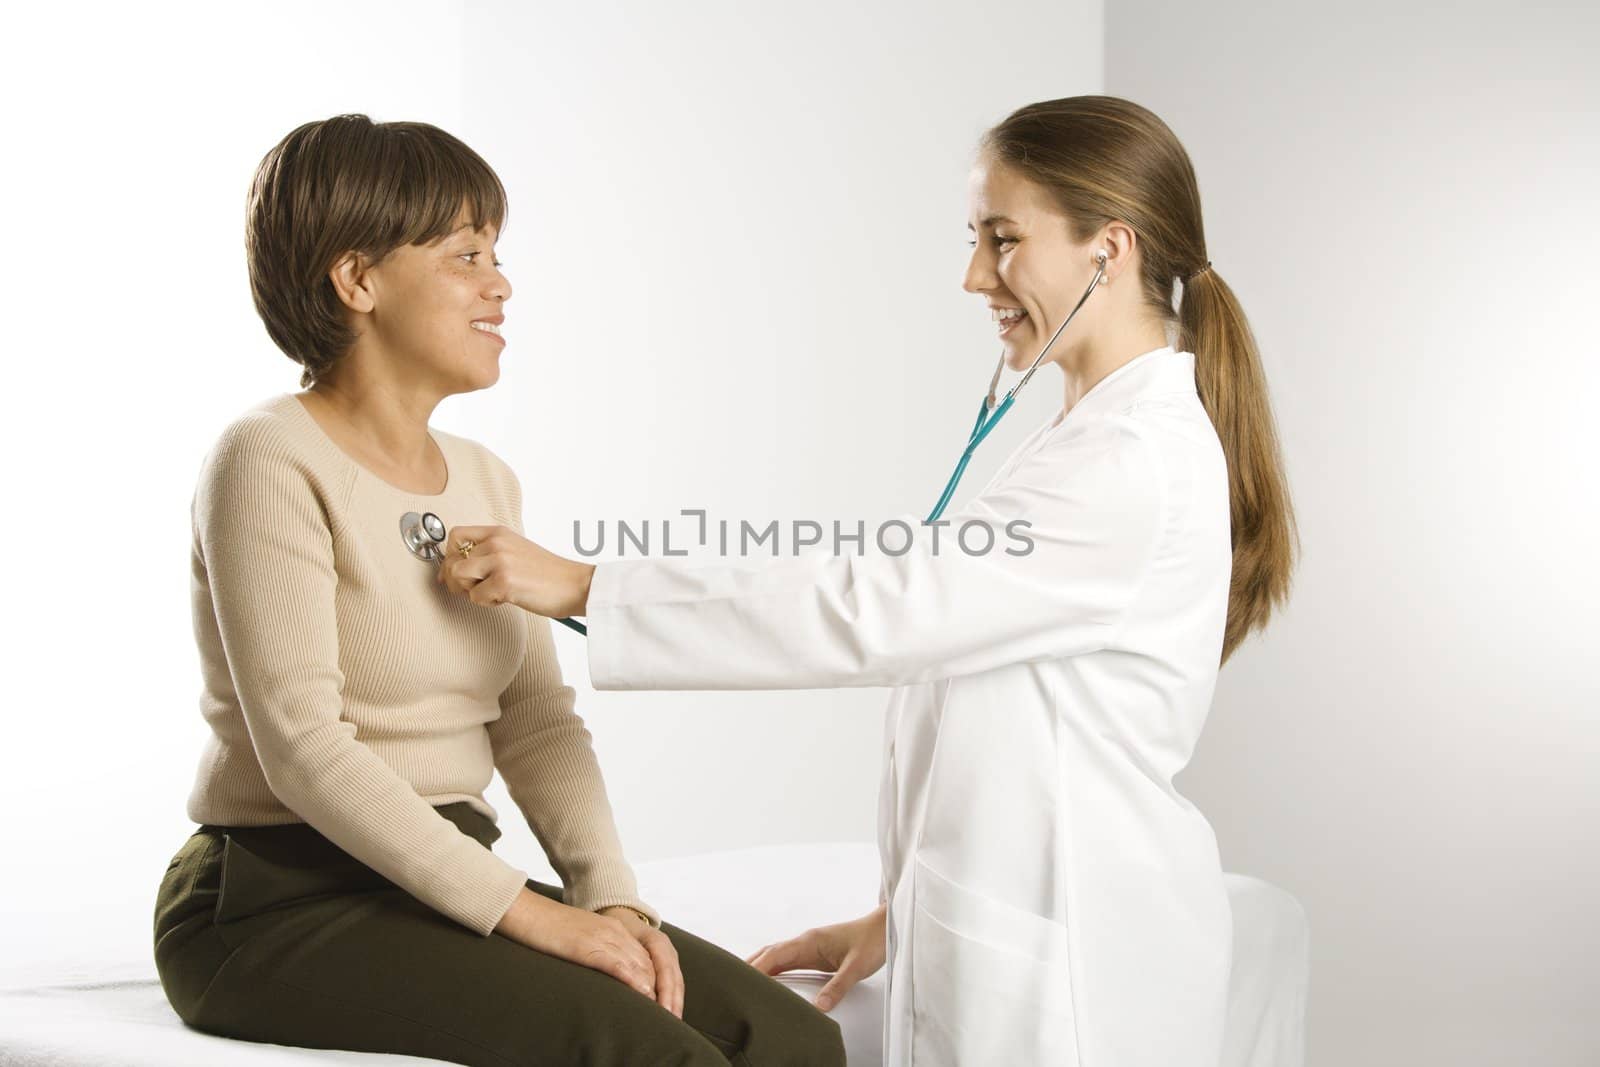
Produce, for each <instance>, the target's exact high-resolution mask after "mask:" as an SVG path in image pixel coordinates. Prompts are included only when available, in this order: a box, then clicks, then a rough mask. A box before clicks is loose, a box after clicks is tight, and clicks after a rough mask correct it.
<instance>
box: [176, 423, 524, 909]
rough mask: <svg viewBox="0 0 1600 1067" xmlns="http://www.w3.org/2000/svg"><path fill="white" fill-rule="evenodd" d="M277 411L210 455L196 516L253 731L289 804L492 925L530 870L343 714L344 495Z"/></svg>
mask: <svg viewBox="0 0 1600 1067" xmlns="http://www.w3.org/2000/svg"><path fill="white" fill-rule="evenodd" d="M348 491H349V484H348V483H344V484H342V485H341V484H335V483H331V482H328V481H325V480H322V479H321V478H320V476H319V475H318V474H316V473H315V472H314V470H313V468H312V465H311V464H309V463H307V462H306V461H305V460H304V458H303V457H302V456H301V455H300V454H299V453H298V452H297V449H296V447H295V446H294V445H293V444H292V443H291V442H289V441H287V440H285V439H283V435H282V433H281V431H279V430H277V429H275V428H274V427H273V426H272V425H271V423H270V422H269V421H267V420H244V421H241V422H239V423H236V424H234V425H233V426H230V427H229V429H228V430H227V431H226V432H225V433H224V434H223V436H222V437H221V438H220V439H219V440H218V442H217V445H216V446H215V447H214V448H213V449H212V451H211V453H210V454H209V455H208V456H207V458H206V462H205V463H204V464H203V466H202V469H201V475H200V480H199V484H198V486H197V489H196V494H195V499H194V511H193V519H194V528H195V537H196V540H197V545H198V549H199V551H200V554H201V558H202V560H203V564H204V573H205V580H206V582H207V584H208V585H209V595H210V599H211V605H212V610H213V611H214V612H215V614H216V619H217V624H218V628H219V630H220V633H221V638H222V646H223V650H224V653H225V655H226V656H227V661H228V668H229V672H230V674H231V676H232V680H233V686H234V690H235V693H236V695H237V698H238V701H239V705H240V708H241V709H242V712H243V715H244V721H245V725H246V727H247V728H248V730H249V733H250V742H251V745H252V746H253V747H254V749H255V753H256V758H257V760H258V761H259V762H260V764H261V769H262V772H263V773H264V774H265V776H266V780H267V784H268V786H269V787H270V788H271V789H272V792H273V793H274V794H275V795H276V796H277V797H278V799H279V800H281V801H282V802H283V803H284V805H285V806H287V807H288V808H289V809H290V810H291V811H293V812H294V813H295V814H296V815H298V816H299V817H300V818H302V819H304V820H305V821H306V823H308V824H309V825H310V826H311V827H313V828H314V829H315V830H317V832H319V833H321V834H322V835H323V836H324V837H326V838H328V839H329V840H331V841H332V842H333V843H334V844H336V845H338V846H339V847H340V848H341V849H343V850H344V851H345V852H347V853H349V854H350V855H351V856H353V857H355V858H356V859H358V860H360V861H361V862H362V863H364V864H366V865H367V866H368V867H371V868H372V869H373V870H375V871H377V872H378V873H379V874H381V875H383V876H384V877H386V878H388V879H389V880H390V881H392V882H394V883H395V884H396V885H398V886H400V887H401V888H402V889H405V890H406V891H407V892H409V893H411V894H412V895H413V896H415V897H416V898H417V899H419V900H421V901H422V902H423V903H425V904H427V905H428V906H429V907H431V908H433V909H434V910H436V911H438V912H440V913H442V914H444V915H446V916H448V917H450V918H451V919H454V920H455V921H456V922H459V923H461V924H462V925H463V926H466V927H468V928H469V929H471V930H473V931H474V932H476V933H478V934H481V935H484V936H487V935H488V934H490V933H492V932H493V930H494V927H495V926H496V925H497V924H498V923H499V921H500V919H501V918H502V917H503V916H504V914H505V913H506V911H507V910H509V908H510V906H511V904H512V903H513V902H514V901H515V899H516V897H517V895H518V894H519V893H520V892H521V890H522V888H523V883H524V882H525V881H526V880H527V874H526V872H524V871H522V870H520V869H519V868H516V867H514V866H512V865H510V864H508V863H507V862H506V861H505V860H504V859H502V858H500V857H499V856H497V855H495V854H494V853H493V852H492V851H490V850H489V849H486V848H484V847H483V846H482V845H480V844H479V843H478V842H477V841H475V840H474V839H473V838H471V837H469V836H468V835H466V834H465V833H463V832H461V830H460V829H458V828H457V827H456V825H455V824H454V823H452V822H450V821H449V820H448V819H446V818H445V817H444V816H442V815H440V814H439V813H438V812H437V811H436V810H434V808H433V807H432V806H431V805H430V804H429V803H428V802H427V801H426V800H424V799H423V798H422V797H421V796H420V795H418V793H417V792H416V790H415V789H414V788H413V787H412V785H411V783H410V782H408V781H406V780H405V779H404V778H402V777H401V776H400V775H399V774H398V773H396V772H395V771H394V770H393V769H392V768H391V767H390V766H389V765H388V764H387V763H385V762H384V761H383V760H382V759H381V758H380V757H379V756H378V755H377V753H375V752H373V751H372V750H371V749H370V748H368V747H367V746H366V745H364V744H363V743H361V742H360V741H358V740H356V737H355V732H356V728H355V725H354V724H352V723H350V722H348V721H345V720H344V719H343V718H342V710H343V697H342V689H343V686H344V675H343V672H342V671H341V670H340V667H339V633H338V626H337V621H336V618H335V615H334V595H335V589H336V587H337V585H338V581H339V579H338V575H337V573H336V568H335V557H334V543H335V538H336V537H338V536H340V535H341V531H340V530H339V529H337V526H336V519H335V518H334V516H336V515H337V514H338V511H339V509H338V508H337V507H330V506H329V498H330V497H335V498H336V497H337V496H338V495H339V494H341V493H347V492H348Z"/></svg>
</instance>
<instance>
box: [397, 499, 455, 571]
mask: <svg viewBox="0 0 1600 1067" xmlns="http://www.w3.org/2000/svg"><path fill="white" fill-rule="evenodd" d="M444 535H445V528H444V522H443V521H442V520H441V519H440V518H439V516H437V515H435V514H434V513H433V512H431V511H424V512H423V513H422V514H420V515H419V514H417V513H416V512H415V511H408V512H406V513H405V514H404V515H402V516H400V540H402V541H404V542H405V545H406V548H407V549H409V550H410V552H411V554H412V555H413V556H416V557H417V558H418V559H420V560H422V561H424V562H425V563H438V562H439V561H440V560H442V559H444V550H443V549H441V548H440V547H439V546H440V545H442V544H443V543H444Z"/></svg>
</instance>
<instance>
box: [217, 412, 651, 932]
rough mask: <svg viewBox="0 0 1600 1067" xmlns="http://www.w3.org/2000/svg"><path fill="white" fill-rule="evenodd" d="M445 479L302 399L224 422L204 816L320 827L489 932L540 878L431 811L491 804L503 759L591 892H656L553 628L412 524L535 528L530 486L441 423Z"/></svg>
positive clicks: (596, 899) (608, 899)
mask: <svg viewBox="0 0 1600 1067" xmlns="http://www.w3.org/2000/svg"><path fill="white" fill-rule="evenodd" d="M430 433H432V435H433V439H434V440H435V441H436V442H437V443H438V445H439V448H440V450H441V451H442V452H443V454H444V457H445V461H446V464H447V465H448V468H449V478H448V481H447V483H446V486H445V491H444V492H443V493H439V494H437V495H432V496H430V495H427V494H421V493H412V492H407V491H404V490H401V489H398V488H396V487H394V486H392V485H390V484H389V483H387V482H385V481H383V480H382V479H380V478H378V477H377V476H376V475H374V474H372V473H371V472H369V471H368V470H366V468H364V467H362V466H360V465H359V464H357V463H356V462H355V461H354V460H353V459H351V458H350V457H349V456H348V455H346V454H345V452H344V451H343V450H342V449H340V448H339V446H338V445H336V444H335V443H334V442H333V440H332V439H331V438H330V437H328V435H327V433H326V432H324V431H323V429H322V427H321V426H320V425H319V424H318V423H317V421H316V420H315V419H313V418H312V417H311V413H310V412H309V411H307V410H306V409H305V407H304V406H302V404H301V403H300V401H299V399H298V398H297V397H296V396H295V395H294V394H292V393H284V394H282V395H280V396H278V397H276V398H274V399H272V400H268V401H264V402H262V403H260V404H258V405H256V406H255V407H254V408H252V409H250V410H249V411H248V412H246V413H245V414H243V415H242V416H240V417H239V418H238V419H236V420H234V421H233V422H232V423H230V424H229V425H228V427H227V428H226V429H225V430H224V431H223V432H222V435H221V437H219V438H218V440H217V442H216V444H215V445H214V446H213V447H212V449H211V451H210V453H209V454H208V455H207V456H206V459H205V462H204V463H203V465H202V467H201V471H200V478H199V483H198V485H197V486H196V489H195V495H194V503H193V521H194V550H193V567H192V569H193V582H192V595H193V615H194V632H195V640H196V642H197V643H198V645H199V651H200V661H201V669H202V674H203V681H204V687H203V691H202V693H201V696H200V709H201V712H202V714H203V715H204V716H205V719H206V722H207V723H208V724H210V727H211V736H210V738H209V739H208V740H207V742H206V746H205V751H204V753H203V754H202V756H201V759H200V767H199V770H198V773H197V774H196V777H195V783H194V789H193V791H192V792H191V793H190V795H189V801H188V815H189V818H190V819H192V820H193V821H195V822H197V823H210V824H216V825H224V826H265V825H273V824H280V823H294V822H305V823H309V824H310V825H311V826H312V827H313V828H315V829H316V830H317V831H318V832H320V833H321V834H322V835H323V836H325V837H327V838H328V839H330V840H331V841H333V842H334V843H335V844H336V845H338V846H339V847H340V848H342V849H344V850H345V851H346V852H348V853H349V854H350V855H352V856H354V857H355V858H356V859H358V860H360V861H361V862H362V863H364V864H366V865H367V866H369V867H371V868H372V869H373V870H375V871H377V872H378V873H380V874H382V875H384V876H385V877H386V878H388V879H389V880H390V881H392V882H394V883H395V884H396V885H398V886H400V887H401V888H403V889H405V890H406V891H407V892H409V893H411V894H412V895H414V896H415V897H417V899H419V900H421V901H422V902H423V903H425V904H427V905H429V906H430V907H432V908H434V909H435V910H437V911H439V912H441V913H443V914H445V915H447V916H449V917H450V918H452V919H454V920H456V921H457V922H459V923H461V924H463V925H464V926H467V927H469V928H470V929H472V930H474V931H476V932H477V933H479V934H483V935H488V934H489V933H491V932H492V931H493V929H494V927H495V925H496V924H497V923H498V922H499V921H500V919H501V917H502V916H503V915H504V914H505V913H506V911H507V910H508V909H509V908H510V906H511V904H512V902H513V901H514V900H515V899H516V897H517V894H518V891H519V890H520V889H521V888H522V884H523V881H524V880H525V879H526V878H527V874H526V873H525V872H524V871H522V870H519V869H518V868H516V867H514V866H512V865H511V864H509V863H507V862H506V861H505V860H504V859H502V858H500V857H499V856H497V855H495V854H494V853H493V852H491V851H489V850H488V849H486V848H484V847H483V846H482V845H480V844H478V843H477V842H476V841H474V840H473V839H472V838H470V837H468V836H467V835H466V834H464V833H462V832H461V831H460V830H458V829H457V828H456V826H455V825H454V824H453V823H451V822H450V821H449V820H447V819H445V818H444V817H443V816H441V815H440V814H439V813H438V812H436V811H435V810H434V807H435V806H437V805H441V804H448V803H451V802H453V801H463V800H464V801H467V802H468V803H470V804H471V805H472V806H473V807H474V808H476V809H478V810H479V811H481V812H483V813H484V814H485V815H487V816H488V817H489V818H490V819H494V820H496V821H498V815H497V813H496V812H495V810H494V808H493V807H492V806H491V805H490V804H489V803H488V802H487V801H486V800H484V798H483V790H484V788H485V787H486V786H487V785H488V784H489V782H490V780H491V778H492V776H493V772H494V769H495V768H499V770H500V774H501V776H502V777H503V778H504V779H505V782H506V786H507V788H508V789H509V791H510V794H511V796H512V798H513V799H514V800H515V801H516V804H517V806H518V807H519V808H520V809H521V810H522V813H523V815H524V816H525V817H526V818H527V820H528V824H529V826H530V827H532V829H533V831H534V833H535V834H536V835H537V836H538V839H539V843H540V844H541V845H543V846H544V850H545V852H546V854H547V855H548V856H549V859H550V863H551V866H553V867H554V868H555V870H556V873H557V874H558V875H559V876H560V877H561V881H562V883H563V885H564V886H565V888H566V900H567V902H568V903H569V904H572V905H573V906H575V907H579V908H584V909H587V910H591V911H593V910H597V909H599V908H603V907H607V906H609V905H612V904H628V905H631V906H633V907H635V908H638V909H639V910H641V911H643V912H644V913H645V914H646V915H648V916H650V918H651V921H652V923H653V924H654V925H658V926H659V925H660V917H659V916H658V915H657V914H656V912H655V911H654V910H653V909H652V908H650V907H649V906H648V905H647V904H645V903H644V901H642V900H640V899H639V896H638V887H637V884H636V883H635V880H634V875H633V871H632V870H631V869H630V868H629V866H628V864H627V861H626V860H625V859H624V858H623V855H622V847H621V844H620V842H619V841H618V838H617V832H616V826H615V824H614V822H613V820H612V813H611V806H610V802H609V800H608V799H607V797H606V791H605V784H604V782H603V781H602V779H601V776H600V768H599V766H598V764H597V762H596V760H595V755H594V750H593V748H592V747H591V737H590V734H589V731H588V729H587V728H586V727H585V726H584V724H583V720H582V719H581V718H579V717H578V715H577V714H575V713H574V711H573V696H574V694H573V690H572V688H571V687H570V686H567V685H564V684H562V680H561V671H560V667H559V665H558V664H557V662H556V657H555V649H554V644H553V641H552V637H551V631H550V623H549V621H548V620H546V619H542V618H539V617H537V616H534V615H530V614H528V613H526V612H524V611H522V610H521V609H519V608H516V607H514V606H512V605H509V604H504V605H501V606H499V607H496V608H486V607H482V606H480V605H477V604H474V603H472V602H471V601H469V600H467V599H466V598H464V597H461V596H458V595H456V594H453V593H451V592H449V591H448V590H446V589H445V588H444V586H442V585H440V584H439V583H438V582H437V581H435V574H436V564H432V563H428V562H425V561H423V560H420V559H418V558H416V557H415V556H413V555H412V554H411V552H410V551H409V549H407V548H406V546H405V544H404V543H403V542H402V540H401V536H400V517H401V515H402V514H404V513H405V512H407V511H418V512H422V511H432V512H435V513H436V514H438V516H439V517H440V518H441V519H442V520H444V524H445V526H446V527H447V528H451V527H455V526H457V525H463V524H466V525H490V524H494V525H502V526H508V527H511V528H512V529H515V530H517V531H518V532H521V530H522V489H521V485H520V484H519V482H518V481H517V477H516V475H515V474H513V473H512V471H511V468H510V467H508V466H507V465H506V464H505V462H504V461H502V460H501V459H500V458H499V457H498V456H496V455H495V454H494V453H492V452H490V451H489V450H488V449H487V448H484V447H483V446H482V445H480V444H477V443H476V442H474V441H470V440H468V439H467V438H464V437H457V436H454V435H452V434H448V433H444V432H442V431H439V430H431V431H430Z"/></svg>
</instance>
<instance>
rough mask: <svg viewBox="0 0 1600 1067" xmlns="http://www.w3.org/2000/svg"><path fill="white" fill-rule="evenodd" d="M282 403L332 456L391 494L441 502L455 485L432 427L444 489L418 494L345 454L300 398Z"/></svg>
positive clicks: (286, 396) (286, 398) (287, 398)
mask: <svg viewBox="0 0 1600 1067" xmlns="http://www.w3.org/2000/svg"><path fill="white" fill-rule="evenodd" d="M283 402H284V404H285V405H286V406H287V407H289V408H292V409H293V410H294V411H295V412H296V413H297V415H296V417H297V418H299V419H300V420H301V421H302V423H304V424H305V425H306V426H307V427H308V429H309V430H310V432H311V433H313V434H315V435H316V436H317V438H318V439H319V440H321V442H322V444H323V445H324V447H326V448H327V449H328V450H329V451H331V452H332V453H333V454H334V455H336V456H338V457H339V458H340V459H341V460H343V461H344V462H345V463H348V464H349V465H350V466H352V467H354V468H355V469H356V470H357V471H358V472H360V473H361V474H364V475H366V476H367V477H368V478H371V479H372V480H373V481H375V482H377V483H378V484H379V485H381V486H384V487H385V488H387V489H389V490H391V491H393V492H396V493H399V494H401V495H402V496H408V497H412V498H414V499H417V500H442V499H444V498H445V497H446V496H448V495H449V493H450V490H451V489H452V488H453V487H454V486H455V484H456V473H455V464H453V463H451V462H450V453H449V452H447V451H446V450H445V447H444V442H443V441H441V440H439V436H438V434H436V433H434V432H433V427H431V426H430V427H429V428H428V436H429V437H430V438H431V439H432V440H433V445H434V447H435V448H437V449H438V450H439V456H440V458H442V459H443V460H444V488H443V489H441V490H440V491H439V492H437V493H419V492H417V491H416V490H414V489H402V488H401V487H400V486H398V485H395V484H394V483H393V482H391V481H389V480H387V479H385V478H381V477H379V476H378V475H377V474H375V473H373V472H372V471H371V470H369V469H368V468H367V467H366V466H365V465H364V464H362V463H361V462H359V461H358V460H357V459H356V458H355V457H354V456H352V455H351V454H350V453H348V452H346V451H345V450H344V449H343V448H341V447H340V446H339V442H337V441H335V440H334V439H333V438H332V437H330V436H328V431H327V430H324V429H323V428H322V423H320V422H318V421H317V420H316V416H314V415H312V414H311V412H310V411H308V410H307V409H306V406H305V404H303V403H301V401H300V398H299V397H298V396H296V395H295V394H294V393H284V394H283Z"/></svg>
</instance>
